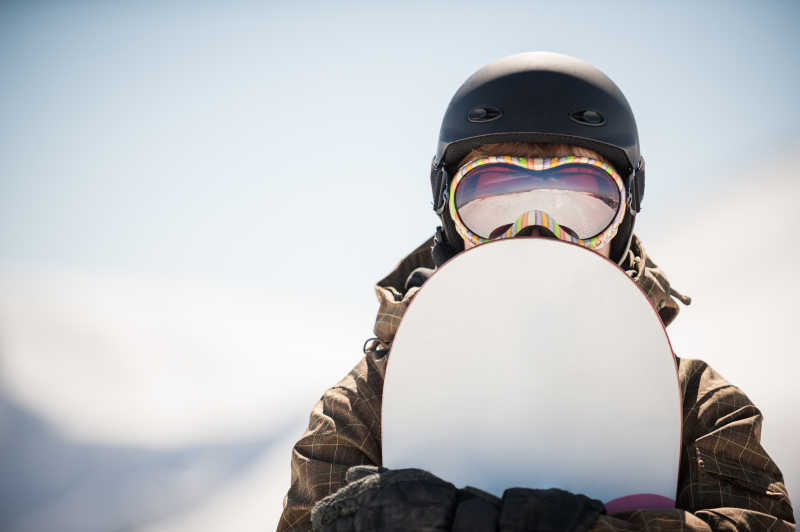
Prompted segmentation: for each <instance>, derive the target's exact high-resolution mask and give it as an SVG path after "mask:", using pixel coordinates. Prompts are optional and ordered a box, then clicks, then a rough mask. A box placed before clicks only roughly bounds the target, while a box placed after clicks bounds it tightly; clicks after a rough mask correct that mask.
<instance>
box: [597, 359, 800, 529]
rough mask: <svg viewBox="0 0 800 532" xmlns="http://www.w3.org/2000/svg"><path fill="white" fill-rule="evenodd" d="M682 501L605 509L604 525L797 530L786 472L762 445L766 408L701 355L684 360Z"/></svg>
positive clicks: (601, 522) (601, 521) (679, 495)
mask: <svg viewBox="0 0 800 532" xmlns="http://www.w3.org/2000/svg"><path fill="white" fill-rule="evenodd" d="M679 375H680V381H681V384H682V389H683V445H682V454H681V465H680V472H679V478H678V490H677V501H676V509H673V510H638V511H632V512H620V513H617V514H613V515H601V516H600V518H599V519H598V521H597V522H596V523H595V525H594V527H593V528H592V531H593V532H600V531H633V530H648V531H654V532H656V531H677V530H682V531H683V530H686V531H712V530H739V531H743V530H752V531H757V530H763V531H773V532H777V531H784V530H795V525H794V516H793V515H792V506H791V504H790V502H789V496H788V494H787V492H786V487H785V485H784V483H783V475H782V474H781V472H780V470H779V469H778V467H777V466H776V465H775V463H774V462H773V461H772V459H771V458H770V457H769V456H768V455H767V453H766V451H765V450H764V448H763V447H761V443H760V441H761V421H762V416H761V412H759V410H758V409H757V408H756V407H755V406H754V405H753V404H752V403H751V402H750V400H749V399H748V398H747V397H746V396H745V395H744V394H743V393H742V392H741V390H739V389H738V388H736V387H734V386H732V385H730V384H729V383H728V382H726V381H725V380H724V379H723V378H722V377H721V376H720V375H719V374H717V373H716V372H715V371H714V370H713V369H711V368H710V367H709V366H708V365H706V364H705V363H704V362H701V361H699V360H681V361H680V365H679Z"/></svg>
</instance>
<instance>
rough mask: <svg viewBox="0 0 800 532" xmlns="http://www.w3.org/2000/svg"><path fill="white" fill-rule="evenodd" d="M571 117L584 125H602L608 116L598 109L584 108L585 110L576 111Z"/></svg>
mask: <svg viewBox="0 0 800 532" xmlns="http://www.w3.org/2000/svg"><path fill="white" fill-rule="evenodd" d="M569 117H570V118H571V119H572V120H574V121H575V122H577V123H579V124H582V125H584V126H602V125H603V124H605V123H606V118H605V117H604V116H603V115H601V114H600V113H599V112H597V111H593V110H591V109H584V110H583V111H575V112H574V113H572V114H571V115H569Z"/></svg>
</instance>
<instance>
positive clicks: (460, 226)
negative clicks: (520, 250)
mask: <svg viewBox="0 0 800 532" xmlns="http://www.w3.org/2000/svg"><path fill="white" fill-rule="evenodd" d="M495 163H501V164H510V165H514V166H519V167H521V168H527V169H529V170H546V169H549V168H555V167H557V166H562V165H565V164H573V163H579V164H590V165H593V166H596V167H598V168H602V169H603V170H605V171H606V172H607V173H608V175H610V176H611V178H612V179H613V180H614V183H616V185H617V188H618V189H619V193H620V207H619V210H618V211H617V214H616V216H615V217H614V219H613V221H612V222H611V224H609V225H608V227H607V228H606V229H605V230H604V231H603V232H602V233H600V234H598V235H595V236H593V237H591V238H587V239H583V238H577V237H576V236H574V235H571V234H570V233H568V232H567V231H563V230H562V229H561V227H559V225H558V223H557V222H556V221H555V220H553V219H552V218H551V217H550V216H549V215H548V214H547V213H546V212H543V211H539V210H535V209H532V210H530V211H527V212H525V213H523V214H521V215H520V216H519V217H518V218H517V219H516V220H515V221H514V223H513V224H512V225H511V227H509V228H508V229H507V230H506V231H505V232H504V233H503V234H502V235H500V236H497V237H495V238H484V237H482V236H478V235H476V234H475V233H473V232H472V231H470V230H469V228H467V226H466V225H465V224H464V222H463V221H462V220H461V217H460V216H459V215H458V209H457V208H456V194H455V192H456V189H457V188H458V184H459V183H460V182H461V180H462V179H463V178H464V176H466V175H467V174H468V173H469V172H470V171H471V170H473V169H475V168H477V167H479V166H483V165H487V164H495ZM448 197H449V205H450V216H451V217H452V219H453V222H454V223H455V227H456V231H458V234H459V235H461V237H462V238H463V239H464V240H466V241H469V242H472V243H473V244H475V245H477V244H482V243H484V242H489V241H490V240H502V239H504V238H512V237H515V236H517V235H518V234H519V233H520V232H521V231H522V230H523V229H525V228H526V227H530V226H532V225H538V226H542V227H546V228H548V229H549V230H550V231H551V232H552V233H553V234H554V235H555V236H556V238H558V239H560V240H564V241H566V242H572V243H574V244H578V245H580V246H583V247H586V248H589V249H596V248H600V247H603V246H604V245H605V244H606V243H608V242H610V241H611V239H613V238H614V236H616V234H617V230H618V229H619V225H620V224H621V223H622V219H623V218H624V216H625V205H626V201H625V185H624V183H623V182H622V179H621V178H620V177H619V174H617V171H616V170H614V168H613V167H612V166H611V165H609V164H607V163H604V162H602V161H598V160H596V159H592V158H590V157H582V156H578V155H567V156H564V157H545V158H535V159H531V158H529V157H514V156H510V155H491V156H489V157H481V158H478V159H474V160H472V161H469V162H468V163H466V164H464V165H462V166H461V167H460V168H459V169H458V172H457V173H456V175H455V176H454V177H453V179H452V180H451V181H450V190H449V191H448Z"/></svg>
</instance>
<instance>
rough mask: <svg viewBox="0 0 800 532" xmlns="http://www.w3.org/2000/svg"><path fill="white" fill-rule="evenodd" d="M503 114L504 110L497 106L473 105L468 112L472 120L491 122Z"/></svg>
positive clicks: (469, 118)
mask: <svg viewBox="0 0 800 532" xmlns="http://www.w3.org/2000/svg"><path fill="white" fill-rule="evenodd" d="M501 116H503V111H501V110H500V109H498V108H497V107H473V108H472V109H470V110H469V113H467V120H469V121H470V122H491V121H492V120H497V119H498V118H500V117H501Z"/></svg>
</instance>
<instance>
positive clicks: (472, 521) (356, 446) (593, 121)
mask: <svg viewBox="0 0 800 532" xmlns="http://www.w3.org/2000/svg"><path fill="white" fill-rule="evenodd" d="M537 160H538V162H537ZM542 161H544V166H546V167H552V168H550V170H549V172H550V173H551V174H552V173H553V172H556V171H558V173H559V176H558V178H559V179H560V181H559V183H561V185H560V187H559V188H560V189H559V190H558V194H559V197H558V198H555V197H554V196H553V194H554V192H553V190H552V189H553V187H549V189H548V190H549V191H544V192H542V193H536V194H527V195H526V194H515V195H514V201H500V202H496V203H494V204H493V205H492V206H491V208H490V206H489V205H490V204H489V203H487V201H488V200H491V199H492V198H499V197H501V196H503V195H505V199H506V200H507V199H508V198H511V197H512V196H511V194H512V193H518V192H520V191H524V192H526V193H528V192H531V191H534V192H535V191H537V190H538V189H537V185H540V184H541V183H542V182H543V181H544V180H546V179H550V178H552V177H553V176H552V175H550V176H549V177H548V172H542V170H543V167H542V165H543V163H542ZM586 161H591V164H592V165H594V166H595V167H596V171H595V170H592V172H590V174H591V175H588V176H587V175H582V174H579V173H578V172H577V171H576V170H575V163H576V162H586ZM536 165H539V168H536V167H535V166H536ZM571 165H572V166H571ZM545 169H546V168H545ZM430 184H431V189H432V195H433V206H434V209H435V211H436V213H437V214H438V215H439V217H440V219H441V222H442V224H441V226H440V227H438V228H437V230H436V232H435V234H434V236H433V237H432V238H430V239H429V240H428V241H426V242H425V243H423V244H422V245H420V246H419V247H418V248H417V249H415V250H414V251H413V252H411V254H409V255H408V256H407V257H406V258H405V259H404V260H403V261H401V262H400V263H399V264H398V266H397V267H396V268H395V270H394V271H392V272H391V273H390V274H389V275H387V276H386V277H385V278H384V279H382V280H381V281H379V282H378V284H377V286H376V287H375V289H376V293H377V296H378V300H379V303H380V305H379V310H378V315H377V318H376V321H375V327H374V333H375V338H372V339H370V340H368V341H367V343H366V344H365V345H364V354H365V356H364V358H363V359H362V360H361V361H360V362H359V363H358V364H357V365H356V366H355V368H353V370H352V371H351V372H350V373H349V374H348V375H347V376H346V377H345V378H344V379H342V381H340V382H339V383H338V384H337V385H335V386H334V387H332V388H330V389H329V390H327V391H326V392H325V393H324V394H323V396H322V398H321V399H320V401H319V402H318V403H317V405H316V406H315V407H314V409H313V411H312V412H311V418H310V422H309V426H308V430H307V431H306V433H305V434H304V435H303V436H302V437H301V438H300V440H299V441H298V442H297V443H296V444H295V446H294V449H293V451H292V478H291V486H290V488H289V492H288V494H287V495H286V498H285V499H284V510H283V514H282V516H281V519H280V522H279V524H278V530H280V531H285V530H309V529H311V528H312V523H313V529H314V530H325V531H328V530H331V531H333V530H336V531H345V530H354V531H355V530H416V529H424V530H455V531H463V530H487V531H493V530H500V531H505V530H598V531H599V530H620V531H621V530H664V531H666V530H692V531H709V530H773V531H777V530H794V528H795V526H794V516H793V514H792V507H791V504H790V502H789V497H788V494H787V492H786V488H785V486H784V484H783V477H782V475H781V472H780V470H779V469H778V467H777V466H776V464H775V463H774V462H773V461H772V460H771V458H770V457H769V456H768V455H767V453H766V452H765V451H764V449H763V448H762V447H761V445H760V431H761V421H762V418H761V413H760V412H759V410H758V409H757V408H756V407H755V406H754V405H753V404H752V403H751V402H750V401H749V400H748V398H747V397H746V396H745V395H744V394H743V393H742V392H741V391H740V390H739V389H737V388H735V387H734V386H731V385H730V384H728V383H727V382H726V381H725V380H724V379H723V378H722V377H721V376H720V375H719V374H717V373H716V372H715V371H714V370H713V369H712V368H710V367H709V366H708V365H706V364H705V363H704V362H702V361H700V360H690V359H679V365H678V376H679V380H680V383H681V390H682V395H683V416H684V419H683V441H682V448H681V464H680V471H679V481H678V490H677V493H676V501H677V502H676V508H674V509H668V510H638V511H633V512H621V513H618V514H612V515H609V514H607V513H606V510H605V508H604V507H603V504H602V503H601V502H600V501H597V500H593V499H590V498H588V497H586V496H584V495H580V494H573V493H569V492H567V491H564V490H560V489H557V487H555V488H554V489H548V490H534V489H527V488H526V487H524V486H521V487H512V486H509V489H508V490H506V491H505V493H504V494H503V497H502V498H497V497H494V496H492V495H490V494H487V493H483V492H481V491H479V490H475V489H471V488H461V489H458V488H457V487H456V486H454V485H452V484H450V483H449V482H447V479H439V478H437V477H435V476H434V475H432V474H430V473H428V472H426V471H422V470H418V469H405V470H386V469H383V468H381V467H380V466H381V434H380V411H381V394H382V389H383V378H384V375H385V369H386V363H387V359H388V358H389V355H390V348H391V344H392V340H393V338H394V334H395V332H396V331H397V327H398V325H399V323H400V320H401V319H402V317H403V313H404V312H405V309H406V308H407V307H408V304H409V303H410V301H411V300H412V299H413V297H414V295H415V294H416V293H417V291H418V290H419V289H420V287H421V286H422V284H423V283H424V282H425V280H426V279H427V278H428V277H429V276H430V274H431V273H432V272H433V271H434V270H435V268H436V267H438V266H441V265H442V264H443V263H444V262H446V261H447V260H448V259H449V258H451V257H453V256H454V255H456V254H457V253H459V252H461V251H463V250H464V249H467V248H470V247H472V246H475V245H479V244H481V243H483V242H486V241H489V240H492V239H495V238H509V237H514V236H517V235H526V234H539V235H545V236H551V237H556V238H561V239H564V240H570V241H572V242H575V243H578V244H580V245H583V246H585V247H588V248H590V249H593V250H594V251H596V252H598V253H600V254H602V255H604V256H605V257H608V258H609V259H610V260H612V261H614V262H615V263H617V264H618V265H619V266H620V267H621V268H623V269H624V270H625V271H626V273H628V275H629V276H630V277H631V278H632V279H633V280H634V281H635V282H636V283H637V284H638V285H639V286H640V287H641V288H642V290H643V291H644V293H645V294H646V295H647V297H648V299H649V300H650V301H651V303H652V304H653V306H654V307H655V308H656V310H657V311H658V313H659V316H660V318H661V320H662V322H663V323H664V325H665V326H666V325H668V324H669V323H670V322H672V321H673V320H674V319H675V317H676V316H677V314H678V311H679V307H678V304H677V301H680V302H682V303H684V304H688V303H689V298H688V297H684V296H682V295H681V294H679V293H678V292H677V291H675V289H673V288H672V287H671V285H670V283H669V281H668V280H667V278H666V276H665V275H664V273H663V272H662V271H661V270H660V269H659V268H658V267H657V266H656V264H655V263H654V262H653V261H652V259H651V258H650V257H648V255H647V254H646V253H645V251H644V247H643V246H642V243H641V241H640V240H639V239H638V238H637V236H636V235H635V234H634V232H633V228H634V222H635V219H636V216H637V215H638V213H639V211H640V209H641V205H642V199H643V195H644V185H645V166H644V159H643V158H642V155H641V153H640V149H639V140H638V133H637V129H636V123H635V121H634V117H633V113H632V111H631V109H630V107H629V105H628V102H627V100H626V99H625V97H624V95H623V94H622V92H620V90H619V88H618V87H617V86H616V85H615V84H614V83H613V82H612V81H611V80H610V79H609V78H608V77H606V76H605V74H603V73H602V72H600V71H599V70H597V69H596V68H594V67H592V66H591V65H589V64H588V63H586V62H584V61H581V60H578V59H575V58H572V57H568V56H565V55H560V54H553V53H544V52H535V53H524V54H519V55H515V56H510V57H506V58H503V59H500V60H498V61H495V62H494V63H491V64H489V65H487V66H486V67H484V68H482V69H480V70H478V71H477V72H476V73H475V74H473V75H472V76H471V77H470V78H468V79H467V81H466V82H465V83H464V84H463V85H462V86H461V87H460V88H459V90H458V91H457V92H456V94H455V95H454V97H453V99H452V100H451V102H450V105H449V106H448V108H447V111H446V113H445V116H444V119H443V122H442V127H441V131H440V135H439V143H438V147H437V150H436V155H435V156H434V159H433V162H432V165H431V172H430ZM539 188H540V189H541V188H545V187H541V186H540V187H539ZM617 192H618V194H617ZM586 197H592V198H594V199H599V200H600V201H594V203H592V204H591V205H590V204H588V203H585V202H584V203H582V201H583V200H582V199H581V198H586ZM614 198H618V199H620V200H621V201H616V200H615V199H614ZM476 199H482V200H487V201H474V200H476ZM542 212H545V213H546V215H545V216H544V217H542V216H541V214H539V215H537V214H536V213H542ZM620 334H621V335H622V334H624V324H622V323H621V324H620ZM541 437H542V438H547V437H548V435H547V434H542V435H541ZM455 444H457V442H456V443H454V445H455Z"/></svg>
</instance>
